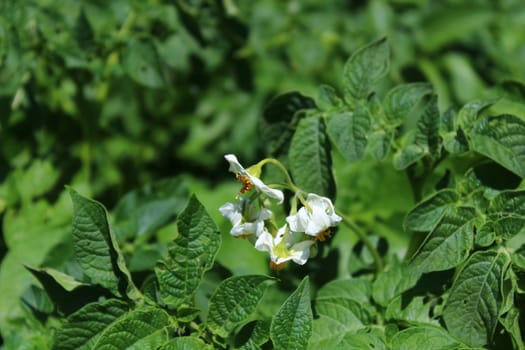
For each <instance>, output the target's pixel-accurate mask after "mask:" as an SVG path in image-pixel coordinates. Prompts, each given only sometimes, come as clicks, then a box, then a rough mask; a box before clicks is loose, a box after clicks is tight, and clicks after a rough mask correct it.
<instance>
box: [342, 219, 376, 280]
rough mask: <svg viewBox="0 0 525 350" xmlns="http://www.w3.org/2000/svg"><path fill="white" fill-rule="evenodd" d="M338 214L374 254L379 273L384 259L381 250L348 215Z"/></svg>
mask: <svg viewBox="0 0 525 350" xmlns="http://www.w3.org/2000/svg"><path fill="white" fill-rule="evenodd" d="M338 215H339V216H341V217H342V218H343V221H344V223H345V224H346V226H348V227H349V228H350V229H351V230H352V231H354V233H355V234H356V235H357V237H358V238H359V239H360V240H361V241H363V243H364V244H365V246H366V248H367V249H368V250H369V251H370V254H372V258H373V259H374V264H375V266H376V272H377V273H379V272H381V271H383V261H382V260H381V257H380V256H379V252H378V251H377V249H376V248H375V247H374V245H373V244H372V242H371V241H370V240H369V239H368V236H367V235H366V234H365V233H364V232H363V231H362V230H361V229H360V228H359V226H357V224H356V223H355V222H354V221H353V220H352V219H350V218H349V217H348V216H346V215H343V214H341V213H338Z"/></svg>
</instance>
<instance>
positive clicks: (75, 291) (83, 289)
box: [26, 266, 109, 315]
mask: <svg viewBox="0 0 525 350" xmlns="http://www.w3.org/2000/svg"><path fill="white" fill-rule="evenodd" d="M26 268H27V269H28V270H29V271H30V272H31V273H32V274H33V276H35V277H36V278H37V279H38V281H39V282H40V283H41V284H42V286H43V287H44V289H45V291H46V293H47V295H48V296H49V298H50V299H51V300H52V301H53V303H54V304H55V306H56V307H57V308H58V310H59V311H60V312H63V313H65V314H66V315H67V314H70V313H72V312H74V311H76V310H77V309H78V308H80V307H81V306H83V305H85V304H87V303H89V302H93V301H96V300H97V299H98V298H99V297H101V296H109V293H108V292H107V290H106V289H103V288H101V287H100V286H91V285H88V284H84V283H81V282H78V281H77V280H75V279H74V278H73V277H71V276H69V275H66V274H64V273H62V272H60V271H57V270H54V269H50V268H43V269H34V268H30V267H27V266H26Z"/></svg>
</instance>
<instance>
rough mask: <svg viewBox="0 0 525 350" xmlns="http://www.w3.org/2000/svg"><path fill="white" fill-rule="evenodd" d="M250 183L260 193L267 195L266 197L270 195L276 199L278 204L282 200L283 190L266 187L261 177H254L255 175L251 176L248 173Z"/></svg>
mask: <svg viewBox="0 0 525 350" xmlns="http://www.w3.org/2000/svg"><path fill="white" fill-rule="evenodd" d="M248 177H249V179H250V181H251V183H252V184H253V185H254V186H255V187H256V188H257V189H258V190H259V191H261V192H262V193H264V194H265V195H267V196H268V197H271V198H274V199H277V201H278V202H279V204H281V203H282V202H283V200H284V194H283V191H281V190H277V189H274V188H270V187H268V186H267V185H266V184H265V183H264V182H262V180H261V179H259V178H257V177H255V176H251V175H248Z"/></svg>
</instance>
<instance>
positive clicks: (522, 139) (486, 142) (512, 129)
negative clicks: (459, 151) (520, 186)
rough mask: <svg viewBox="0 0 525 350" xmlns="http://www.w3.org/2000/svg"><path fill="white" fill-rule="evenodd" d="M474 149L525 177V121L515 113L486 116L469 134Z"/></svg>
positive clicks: (478, 121)
mask: <svg viewBox="0 0 525 350" xmlns="http://www.w3.org/2000/svg"><path fill="white" fill-rule="evenodd" d="M468 136H469V138H470V146H471V148H472V150H473V151H476V152H478V153H481V154H483V155H484V156H487V157H488V158H490V159H492V160H494V161H495V162H496V163H498V164H500V165H502V166H504V167H505V168H507V169H509V170H510V171H512V172H513V173H515V174H516V175H518V176H521V177H522V178H525V147H523V145H524V144H525V122H524V121H523V120H521V119H520V118H518V117H515V116H513V115H500V116H497V117H484V118H480V119H478V120H477V122H476V123H475V124H474V126H473V128H472V129H471V130H470V132H469V134H468Z"/></svg>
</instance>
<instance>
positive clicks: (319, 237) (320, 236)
mask: <svg viewBox="0 0 525 350" xmlns="http://www.w3.org/2000/svg"><path fill="white" fill-rule="evenodd" d="M331 234H332V232H330V229H329V228H327V229H326V230H324V231H321V232H319V233H318V234H317V236H315V237H314V241H319V242H324V241H326V239H327V238H328V237H330V235H331Z"/></svg>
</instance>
